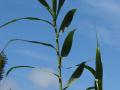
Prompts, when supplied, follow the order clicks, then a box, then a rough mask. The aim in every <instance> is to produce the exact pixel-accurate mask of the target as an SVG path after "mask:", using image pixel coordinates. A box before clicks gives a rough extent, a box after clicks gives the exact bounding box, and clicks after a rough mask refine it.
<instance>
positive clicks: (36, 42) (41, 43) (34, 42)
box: [11, 39, 55, 49]
mask: <svg viewBox="0 0 120 90" xmlns="http://www.w3.org/2000/svg"><path fill="white" fill-rule="evenodd" d="M13 41H23V42H29V43H33V44H38V45H39V44H40V45H44V46H47V47H51V48H53V49H55V47H54V46H53V45H51V44H48V43H44V42H39V41H30V40H23V39H12V40H11V42H13Z"/></svg>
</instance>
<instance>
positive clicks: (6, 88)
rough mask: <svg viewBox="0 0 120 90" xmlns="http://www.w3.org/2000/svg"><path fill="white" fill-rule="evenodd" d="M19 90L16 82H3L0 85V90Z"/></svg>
mask: <svg viewBox="0 0 120 90" xmlns="http://www.w3.org/2000/svg"><path fill="white" fill-rule="evenodd" d="M10 88H11V89H12V90H19V89H18V86H17V85H16V82H15V81H13V80H4V82H2V83H1V87H0V90H10Z"/></svg>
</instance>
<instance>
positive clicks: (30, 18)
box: [0, 17, 53, 28]
mask: <svg viewBox="0 0 120 90" xmlns="http://www.w3.org/2000/svg"><path fill="white" fill-rule="evenodd" d="M20 20H34V21H43V22H45V23H48V24H50V25H52V23H51V22H49V21H47V20H43V19H40V18H35V17H26V18H18V19H14V20H11V21H8V22H7V23H5V24H3V25H1V26H0V28H2V27H4V26H7V25H9V24H12V23H14V22H17V21H20ZM52 26H53V25H52Z"/></svg>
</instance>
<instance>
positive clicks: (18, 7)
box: [0, 0, 120, 90]
mask: <svg viewBox="0 0 120 90" xmlns="http://www.w3.org/2000/svg"><path fill="white" fill-rule="evenodd" d="M50 1H51V0H48V2H50ZM71 8H77V13H76V14H75V17H74V20H73V22H72V24H71V25H70V27H69V28H68V30H67V31H66V32H65V33H64V34H63V35H61V38H60V39H61V40H60V42H61V43H60V45H61V46H62V44H63V41H64V38H65V37H66V35H67V33H68V32H69V31H70V30H72V29H74V28H77V31H76V32H75V36H74V43H73V47H72V50H71V53H70V54H69V56H68V57H67V58H65V59H64V60H63V67H69V66H74V65H76V64H78V63H81V62H82V61H85V60H89V59H94V58H95V49H96V38H95V27H96V30H97V31H98V36H99V41H100V48H101V53H102V61H103V66H104V86H103V87H104V90H113V89H114V90H118V89H119V83H120V78H119V76H120V71H119V67H120V60H119V59H120V55H119V53H120V25H119V24H120V1H119V0H97V1H96V0H75V1H74V0H66V3H65V5H64V7H63V9H62V10H61V14H60V15H59V19H58V20H62V19H63V17H64V15H65V14H66V12H67V11H68V10H70V9H71ZM28 16H29V17H30V16H32V17H39V18H42V19H48V20H51V18H50V15H49V14H48V12H47V11H46V10H45V9H44V7H43V6H42V5H40V4H39V2H38V1H37V0H0V25H2V24H3V23H5V22H6V21H9V20H12V19H14V18H21V17H28ZM60 23H61V22H58V23H57V24H58V26H59V25H60ZM54 37H55V35H54V31H53V30H52V27H51V26H49V25H47V24H45V23H43V22H39V21H28V20H24V21H19V22H16V23H14V24H10V25H8V26H6V27H4V28H1V29H0V50H2V48H3V47H4V45H5V44H6V43H7V42H8V41H9V40H11V39H15V38H19V39H26V40H35V41H43V42H49V43H52V44H53V45H55V39H54ZM5 54H6V55H7V58H8V64H7V65H6V70H8V68H9V67H11V66H14V65H32V66H36V67H39V68H41V71H38V70H31V69H19V70H15V72H12V73H11V74H10V75H9V77H8V78H7V79H6V80H4V81H2V89H0V90H8V88H12V90H58V89H57V88H58V83H57V79H56V78H55V77H54V76H53V75H51V74H48V73H46V72H44V71H46V70H47V71H52V72H56V70H57V69H56V68H57V60H56V56H55V52H54V51H53V50H52V49H50V48H48V47H44V46H40V45H34V44H29V43H24V42H20V41H17V42H13V43H11V44H10V45H9V47H8V48H7V49H6V50H5ZM88 65H91V66H94V60H93V61H91V62H89V63H88ZM74 69H75V68H72V69H70V70H66V69H65V68H63V77H64V78H63V80H64V83H66V81H67V80H68V79H69V77H70V76H71V74H72V71H74ZM93 84H94V78H93V76H92V75H91V74H90V73H89V72H88V71H86V70H85V71H84V75H82V77H81V78H80V79H79V80H77V81H76V82H75V83H74V84H73V85H72V86H71V87H70V88H69V89H68V90H85V89H86V88H87V87H89V86H93Z"/></svg>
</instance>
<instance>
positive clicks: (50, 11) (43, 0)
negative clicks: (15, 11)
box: [38, 0, 53, 15]
mask: <svg viewBox="0 0 120 90" xmlns="http://www.w3.org/2000/svg"><path fill="white" fill-rule="evenodd" d="M38 1H39V3H41V4H42V5H43V6H44V7H45V8H46V9H47V10H48V12H49V13H50V14H51V15H53V14H52V10H51V8H50V6H49V4H48V3H47V2H46V0H38Z"/></svg>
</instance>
